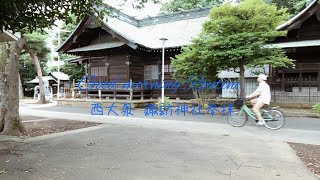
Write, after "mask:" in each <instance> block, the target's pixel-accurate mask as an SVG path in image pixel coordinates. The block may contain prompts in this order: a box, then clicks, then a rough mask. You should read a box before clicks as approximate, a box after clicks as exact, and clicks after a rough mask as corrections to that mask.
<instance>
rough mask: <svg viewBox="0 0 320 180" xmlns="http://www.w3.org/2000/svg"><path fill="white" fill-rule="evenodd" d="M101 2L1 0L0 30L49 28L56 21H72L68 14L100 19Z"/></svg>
mask: <svg viewBox="0 0 320 180" xmlns="http://www.w3.org/2000/svg"><path fill="white" fill-rule="evenodd" d="M102 4H103V3H102V0H81V1H79V0H37V1H35V0H23V1H21V0H2V1H1V6H0V29H6V30H13V31H19V32H22V31H33V30H37V29H43V28H46V27H49V26H51V25H52V24H54V22H55V21H56V20H58V19H61V20H65V21H66V22H67V23H69V22H70V21H72V18H71V17H70V16H69V14H70V13H71V14H74V15H75V16H76V17H78V18H79V19H83V18H84V17H85V16H86V15H89V14H92V13H95V14H96V15H97V16H98V17H100V18H101V19H102V17H103V16H104V14H105V12H106V11H105V9H106V8H101V7H103V5H102Z"/></svg>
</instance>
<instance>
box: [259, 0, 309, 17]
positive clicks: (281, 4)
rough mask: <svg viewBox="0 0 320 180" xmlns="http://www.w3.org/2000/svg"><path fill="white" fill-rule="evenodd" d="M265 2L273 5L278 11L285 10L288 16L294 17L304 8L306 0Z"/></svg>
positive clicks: (266, 0)
mask: <svg viewBox="0 0 320 180" xmlns="http://www.w3.org/2000/svg"><path fill="white" fill-rule="evenodd" d="M265 2H266V3H269V4H274V5H276V6H277V7H278V8H279V9H280V8H286V9H287V11H288V12H289V13H290V14H292V15H296V14H298V13H299V12H300V11H301V10H302V9H303V8H305V7H306V4H307V2H308V0H265Z"/></svg>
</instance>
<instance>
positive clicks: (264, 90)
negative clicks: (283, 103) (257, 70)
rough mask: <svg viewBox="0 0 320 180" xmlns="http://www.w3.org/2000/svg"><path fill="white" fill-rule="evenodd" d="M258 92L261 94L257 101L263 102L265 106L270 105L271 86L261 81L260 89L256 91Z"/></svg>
mask: <svg viewBox="0 0 320 180" xmlns="http://www.w3.org/2000/svg"><path fill="white" fill-rule="evenodd" d="M256 92H260V96H259V98H258V99H257V102H263V103H264V104H268V105H269V104H270V101H271V92H270V86H269V85H268V84H267V83H266V82H265V81H261V82H260V83H259V87H258V89H257V90H256Z"/></svg>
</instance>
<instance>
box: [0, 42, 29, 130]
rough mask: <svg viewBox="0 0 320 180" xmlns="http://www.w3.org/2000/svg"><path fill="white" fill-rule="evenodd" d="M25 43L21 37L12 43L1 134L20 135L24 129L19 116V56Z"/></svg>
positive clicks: (8, 62)
mask: <svg viewBox="0 0 320 180" xmlns="http://www.w3.org/2000/svg"><path fill="white" fill-rule="evenodd" d="M24 45H25V39H23V38H20V39H19V40H18V41H17V42H15V43H13V44H11V48H10V55H9V57H10V58H9V60H8V61H7V64H8V66H7V67H8V70H6V71H5V72H8V75H7V76H6V79H5V84H6V87H7V88H8V89H7V99H6V101H5V102H4V103H5V105H6V108H5V113H4V114H1V117H4V120H3V122H4V127H3V130H2V132H1V134H6V135H18V134H20V132H21V131H23V130H24V128H23V126H22V124H21V122H20V117H19V84H18V81H19V78H18V74H19V63H18V61H19V58H20V54H21V51H22V49H23V47H24ZM4 95H5V94H4Z"/></svg>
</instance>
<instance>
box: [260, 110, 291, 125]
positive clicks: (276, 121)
mask: <svg viewBox="0 0 320 180" xmlns="http://www.w3.org/2000/svg"><path fill="white" fill-rule="evenodd" d="M266 113H268V114H270V115H271V116H272V120H265V122H266V123H265V126H266V127H267V128H268V129H272V130H277V129H280V128H282V127H283V126H284V124H285V120H286V118H285V115H284V114H283V113H282V112H281V111H279V110H268V111H267V112H264V114H263V116H262V117H265V115H266Z"/></svg>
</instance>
